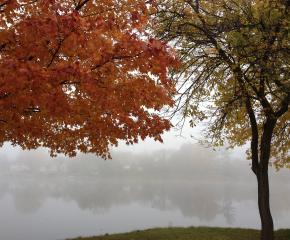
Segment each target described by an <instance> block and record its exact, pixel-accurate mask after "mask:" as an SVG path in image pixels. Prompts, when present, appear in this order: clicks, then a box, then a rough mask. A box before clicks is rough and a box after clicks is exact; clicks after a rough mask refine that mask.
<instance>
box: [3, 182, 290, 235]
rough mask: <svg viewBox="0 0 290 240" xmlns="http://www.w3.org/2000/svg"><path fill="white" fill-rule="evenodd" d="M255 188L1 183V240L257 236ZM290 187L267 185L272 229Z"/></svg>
mask: <svg viewBox="0 0 290 240" xmlns="http://www.w3.org/2000/svg"><path fill="white" fill-rule="evenodd" d="M256 189H257V186H256V182H255V181H244V182H232V181H214V182H212V181H206V180H191V181H186V180H136V179H134V180H129V179H122V180H120V179H97V178H96V179H91V178H90V179H76V178H68V179H39V178H35V179H25V178H18V179H13V178H1V181H0V213H1V215H0V239H1V240H18V239H19V240H26V239H27V240H28V239H29V240H34V239H35V240H39V239H42V240H46V239H47V240H54V239H65V238H69V237H70V238H72V237H77V236H92V235H100V234H105V233H109V234H111V233H119V232H127V231H132V230H137V229H146V228H153V227H168V226H184V227H187V226H191V225H193V226H199V225H205V226H221V227H242V228H257V229H259V228H260V219H259V214H258V208H257V201H256V199H257V192H256V191H257V190H256ZM289 190H290V185H289V183H281V182H272V183H271V207H272V214H273V218H274V224H275V229H278V228H289V227H290V214H289V213H290V204H289V203H290V191H289Z"/></svg>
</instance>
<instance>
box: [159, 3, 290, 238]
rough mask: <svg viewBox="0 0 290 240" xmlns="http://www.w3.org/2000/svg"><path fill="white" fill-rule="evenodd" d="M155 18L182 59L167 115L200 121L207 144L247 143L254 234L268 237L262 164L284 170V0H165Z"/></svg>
mask: <svg viewBox="0 0 290 240" xmlns="http://www.w3.org/2000/svg"><path fill="white" fill-rule="evenodd" d="M155 16H156V23H158V24H159V25H158V26H159V28H158V30H156V32H155V33H156V36H157V37H158V38H159V39H162V40H168V41H169V42H170V43H171V44H172V46H174V47H175V49H176V50H177V51H178V53H179V59H180V60H181V62H182V67H181V69H180V70H177V71H172V79H173V81H175V83H177V85H178V86H179V89H178V91H179V95H177V104H176V108H175V109H174V111H173V114H176V113H180V114H181V116H182V117H183V118H187V117H189V118H191V120H190V122H191V125H192V126H195V125H196V124H197V123H198V122H205V123H206V124H207V127H206V131H205V137H206V138H209V139H211V140H212V143H213V145H214V146H217V145H222V144H223V141H224V139H225V138H226V139H227V141H228V143H229V144H230V146H231V147H234V146H241V145H244V144H245V143H246V142H247V141H251V147H250V149H249V151H248V156H249V159H251V160H252V170H253V172H254V174H255V175H256V177H257V181H258V205H259V212H260V216H261V226H262V233H261V239H263V240H266V239H267V240H273V238H274V236H273V220H272V216H271V212H270V205H269V180H268V165H269V164H272V163H273V164H274V165H275V166H276V168H277V169H279V168H280V167H283V166H286V167H288V168H289V167H290V164H289V163H290V157H289V149H290V138H289V134H290V112H289V103H290V87H289V86H290V74H289V72H290V71H289V69H290V65H289V62H290V61H289V60H290V42H289V39H290V38H289V37H290V1H282V0H274V1H272V0H271V1H270V0H246V1H244V0H211V1H204V0H166V1H162V2H160V5H159V7H158V10H157V12H156V13H155Z"/></svg>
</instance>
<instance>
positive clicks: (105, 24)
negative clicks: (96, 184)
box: [0, 0, 178, 157]
mask: <svg viewBox="0 0 290 240" xmlns="http://www.w3.org/2000/svg"><path fill="white" fill-rule="evenodd" d="M148 7H149V5H146V3H145V1H143V0H140V1H131V0H80V1H75V0H35V1H30V0H1V3H0V25H1V28H0V51H1V53H0V54H1V55H0V69H1V72H0V145H2V144H3V143H4V142H6V141H8V142H11V143H12V144H14V145H20V146H21V147H22V148H24V149H25V148H28V149H33V148H37V147H39V146H44V147H49V148H50V149H51V153H52V155H54V154H56V153H61V152H62V153H66V154H69V155H70V156H73V155H75V153H76V150H80V151H82V152H92V153H96V154H98V155H101V156H103V157H106V156H107V155H108V146H109V145H110V144H111V145H117V143H118V139H122V140H126V142H127V143H128V144H133V143H134V142H137V141H138V137H139V136H140V137H141V139H144V138H145V137H147V136H149V137H153V138H154V139H155V140H159V141H162V139H161V137H160V134H162V133H163V131H164V130H168V129H169V128H170V126H171V125H170V122H169V121H168V120H165V119H162V118H161V117H159V116H157V115H156V114H154V113H152V111H151V112H150V111H149V109H154V110H157V111H158V110H160V109H161V108H162V107H163V106H164V105H167V104H168V105H170V106H172V104H173V101H172V99H171V95H172V93H173V92H174V91H175V90H174V85H173V84H171V82H170V81H169V80H168V78H167V76H166V74H167V71H168V69H169V68H170V67H174V66H175V67H177V66H178V60H177V59H176V57H175V55H174V51H173V50H172V49H171V48H170V47H168V46H167V45H166V42H165V41H158V40H155V39H153V38H150V36H149V35H148V34H147V33H146V31H145V30H144V29H145V27H146V26H148V25H151V24H152V21H151V18H150V15H149V14H148ZM150 7H151V8H153V7H154V2H153V1H152V4H151V6H150Z"/></svg>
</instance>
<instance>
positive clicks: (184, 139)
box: [0, 124, 247, 159]
mask: <svg viewBox="0 0 290 240" xmlns="http://www.w3.org/2000/svg"><path fill="white" fill-rule="evenodd" d="M199 131H200V130H199V129H198V128H191V127H189V124H185V126H184V128H183V131H182V133H180V131H176V130H174V129H172V130H171V131H170V132H166V133H165V134H163V136H162V138H163V143H160V142H159V141H154V140H153V139H150V138H146V139H145V141H142V140H141V139H140V141H139V143H138V144H134V145H130V146H127V145H126V144H125V142H124V141H120V142H119V146H118V147H117V148H115V147H114V148H112V149H113V150H117V151H118V150H122V151H130V152H133V153H142V152H151V151H155V150H158V149H162V148H165V149H173V150H178V149H179V148H180V146H181V145H182V144H184V143H197V139H198V138H199V134H198V133H199ZM180 134H181V136H180ZM191 136H194V138H192V137H191ZM246 148H247V147H246V146H245V147H242V148H236V149H235V153H236V155H237V158H239V159H245V150H246ZM19 151H22V150H21V148H20V147H18V146H17V147H13V146H11V145H10V144H9V143H5V144H4V146H3V147H2V148H0V154H3V153H4V154H6V155H7V156H8V158H10V159H13V158H15V157H16V156H17V155H18V153H19Z"/></svg>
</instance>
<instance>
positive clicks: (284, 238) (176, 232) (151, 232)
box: [67, 227, 290, 240]
mask: <svg viewBox="0 0 290 240" xmlns="http://www.w3.org/2000/svg"><path fill="white" fill-rule="evenodd" d="M260 233H261V231H260V230H255V229H243V228H217V227H188V228H180V227H179V228H178V227H169V228H153V229H147V230H142V231H139V230H138V231H133V232H129V233H119V234H112V235H102V236H93V237H86V238H82V237H78V238H74V240H77V239H84V240H97V239H103V240H125V239H126V240H171V239H175V240H176V239H178V240H189V239H191V240H192V239H194V240H229V239H231V240H232V239H234V240H242V239H247V240H252V239H253V240H255V239H257V240H258V239H260ZM289 239H290V230H288V229H280V230H277V231H275V240H289ZM67 240H69V239H67Z"/></svg>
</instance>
